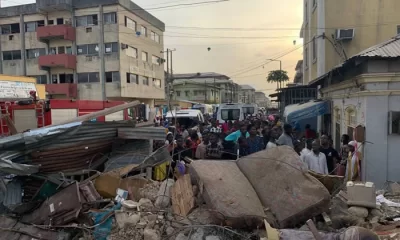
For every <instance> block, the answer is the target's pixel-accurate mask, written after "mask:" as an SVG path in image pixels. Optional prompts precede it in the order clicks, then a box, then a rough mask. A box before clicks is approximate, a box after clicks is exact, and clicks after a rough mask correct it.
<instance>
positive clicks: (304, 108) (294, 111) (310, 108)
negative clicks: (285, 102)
mask: <svg viewBox="0 0 400 240" xmlns="http://www.w3.org/2000/svg"><path fill="white" fill-rule="evenodd" d="M329 111H330V108H329V102H328V101H319V100H312V101H309V102H306V103H301V104H293V105H289V106H286V107H285V111H284V113H283V117H284V118H286V122H288V123H293V122H297V121H300V120H303V119H307V118H311V117H316V116H319V115H324V114H326V113H328V112H329Z"/></svg>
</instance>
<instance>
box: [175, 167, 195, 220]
mask: <svg viewBox="0 0 400 240" xmlns="http://www.w3.org/2000/svg"><path fill="white" fill-rule="evenodd" d="M171 198H172V211H173V212H174V213H175V214H176V215H178V216H183V217H186V216H187V215H188V214H189V212H190V210H192V209H193V208H194V196H193V188H192V181H191V179H190V175H189V174H185V175H183V176H181V177H180V178H179V179H178V180H177V181H176V182H175V184H174V186H172V188H171Z"/></svg>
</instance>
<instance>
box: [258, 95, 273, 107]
mask: <svg viewBox="0 0 400 240" xmlns="http://www.w3.org/2000/svg"><path fill="white" fill-rule="evenodd" d="M255 102H256V103H257V105H258V106H259V107H265V108H268V107H269V105H270V101H269V98H268V97H267V96H265V93H263V92H255Z"/></svg>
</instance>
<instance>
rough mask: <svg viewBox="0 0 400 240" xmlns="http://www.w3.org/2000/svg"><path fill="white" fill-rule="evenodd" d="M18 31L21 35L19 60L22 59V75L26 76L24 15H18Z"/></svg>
mask: <svg viewBox="0 0 400 240" xmlns="http://www.w3.org/2000/svg"><path fill="white" fill-rule="evenodd" d="M19 31H20V36H21V61H22V73H21V75H22V76H26V51H25V22H24V15H23V14H21V15H20V17H19Z"/></svg>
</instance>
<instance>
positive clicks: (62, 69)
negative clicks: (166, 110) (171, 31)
mask: <svg viewBox="0 0 400 240" xmlns="http://www.w3.org/2000/svg"><path fill="white" fill-rule="evenodd" d="M0 16H1V17H0V25H1V26H0V27H1V36H0V39H1V41H0V50H1V53H2V57H1V64H0V72H1V73H2V74H9V75H24V76H32V77H36V78H37V82H38V83H40V84H47V86H46V89H47V91H48V92H49V94H50V95H51V97H52V98H65V97H69V98H75V99H85V100H106V99H111V100H133V99H139V100H140V101H142V102H145V103H146V104H153V103H152V102H154V99H163V98H164V97H165V93H164V67H163V60H162V59H163V54H162V53H161V51H162V50H163V32H164V30H165V25H164V23H163V22H161V21H160V20H158V19H157V18H155V17H154V16H152V15H151V14H149V13H148V12H146V11H144V10H143V9H141V8H140V7H139V6H137V5H136V4H134V3H133V2H131V1H129V0H93V1H85V0H83V1H82V0H81V1H77V0H37V1H36V3H33V4H26V5H20V6H13V7H6V8H0ZM71 89H75V92H77V94H75V95H76V96H74V95H71V94H70V93H71ZM66 95H67V96H66Z"/></svg>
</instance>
